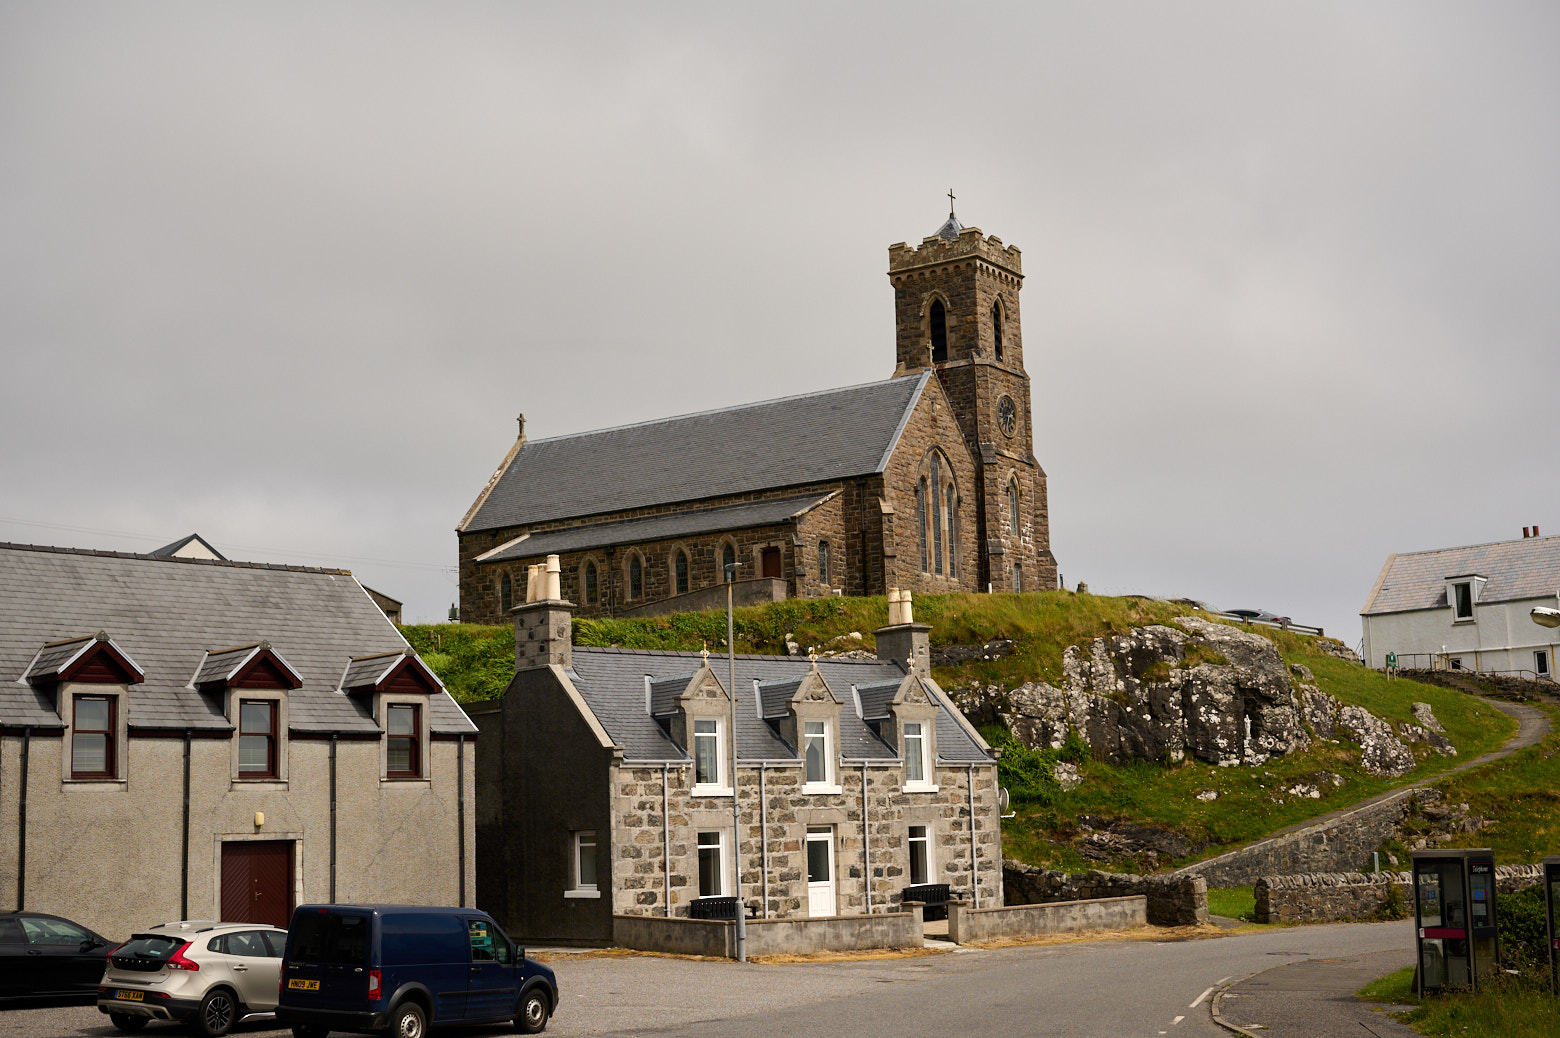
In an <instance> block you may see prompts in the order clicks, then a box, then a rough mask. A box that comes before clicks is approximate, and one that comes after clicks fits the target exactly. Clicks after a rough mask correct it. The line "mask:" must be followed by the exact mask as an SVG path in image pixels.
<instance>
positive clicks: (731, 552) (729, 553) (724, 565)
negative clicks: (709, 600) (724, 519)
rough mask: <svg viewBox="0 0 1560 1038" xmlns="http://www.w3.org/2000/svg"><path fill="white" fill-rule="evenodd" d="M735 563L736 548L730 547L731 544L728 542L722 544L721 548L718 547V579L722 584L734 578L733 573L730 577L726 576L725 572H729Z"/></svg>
mask: <svg viewBox="0 0 1560 1038" xmlns="http://www.w3.org/2000/svg"><path fill="white" fill-rule="evenodd" d="M736 564H737V549H736V548H734V547H732V546H731V544H729V543H727V544H725V545H723V546H722V547H721V549H720V580H721V583H723V584H724V583H725V582H726V581H727V580H731V579H735V574H733V575H732V576H731V577H727V576H726V574H727V573H730V572H731V567H732V566H735V565H736Z"/></svg>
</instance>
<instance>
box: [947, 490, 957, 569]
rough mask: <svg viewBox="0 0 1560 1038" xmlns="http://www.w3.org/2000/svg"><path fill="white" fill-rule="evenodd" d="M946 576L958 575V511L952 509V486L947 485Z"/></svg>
mask: <svg viewBox="0 0 1560 1038" xmlns="http://www.w3.org/2000/svg"><path fill="white" fill-rule="evenodd" d="M947 501H948V576H950V577H956V576H958V575H959V510H958V509H956V508H954V507H953V503H954V496H953V484H952V483H949V484H948V494H947Z"/></svg>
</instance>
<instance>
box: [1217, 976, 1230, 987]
mask: <svg viewBox="0 0 1560 1038" xmlns="http://www.w3.org/2000/svg"><path fill="white" fill-rule="evenodd" d="M1229 980H1230V978H1229V977H1225V978H1224V979H1223V980H1221V981H1219V983H1218V984H1215V985H1214V987H1218V986H1219V984H1227V983H1229Z"/></svg>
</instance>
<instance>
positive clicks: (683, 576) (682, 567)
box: [672, 548, 688, 595]
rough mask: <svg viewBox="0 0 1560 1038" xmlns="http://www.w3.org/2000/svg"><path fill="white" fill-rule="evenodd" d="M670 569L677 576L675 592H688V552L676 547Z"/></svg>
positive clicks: (680, 593) (684, 593)
mask: <svg viewBox="0 0 1560 1038" xmlns="http://www.w3.org/2000/svg"><path fill="white" fill-rule="evenodd" d="M672 569H673V571H674V572H675V574H676V577H677V592H676V593H677V594H679V595H686V594H687V593H688V553H687V552H685V551H683V550H682V549H681V548H678V549H677V557H676V558H674V559H673V560H672Z"/></svg>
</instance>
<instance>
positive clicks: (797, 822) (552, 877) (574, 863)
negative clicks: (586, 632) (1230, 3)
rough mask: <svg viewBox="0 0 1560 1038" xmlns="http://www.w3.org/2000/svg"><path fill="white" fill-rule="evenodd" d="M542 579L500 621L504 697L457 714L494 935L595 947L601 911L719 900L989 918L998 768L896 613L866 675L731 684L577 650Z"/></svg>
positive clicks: (840, 669)
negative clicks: (910, 897) (506, 654)
mask: <svg viewBox="0 0 1560 1038" xmlns="http://www.w3.org/2000/svg"><path fill="white" fill-rule="evenodd" d="M550 561H551V563H552V564H553V565H554V567H555V571H554V573H553V574H552V582H551V585H550V587H548V586H547V585H546V584H543V586H542V587H541V588H540V589H539V590H537V591H536V592H535V594H536V595H537V596H538V597H537V600H536V601H531V602H526V603H524V604H522V605H520V606H518V607H516V609H515V613H516V621H517V622H516V624H515V649H516V652H515V676H514V679H513V680H512V681H511V682H510V685H509V687H508V689H507V690H506V692H505V694H504V696H503V698H502V699H501V700H496V701H493V702H491V703H482V704H475V705H473V706H472V707H470V710H471V714H472V719H473V720H474V721H475V722H476V723H477V726H478V727H479V728H480V729H481V730H482V733H483V738H482V741H481V742H480V743H479V747H480V749H479V753H478V759H477V788H478V805H479V815H478V820H477V848H478V855H477V857H478V862H479V865H478V871H477V896H478V901H479V903H480V904H481V905H482V906H483V907H484V908H485V909H487V910H488V911H490V912H492V913H493V914H494V915H495V916H496V917H497V918H498V919H499V920H500V921H501V922H503V924H504V926H505V927H506V929H508V930H509V931H510V932H511V933H515V934H518V935H521V936H523V937H524V939H526V940H529V941H545V942H610V941H612V940H613V927H614V920H613V917H614V915H635V914H638V915H665V916H683V917H687V916H689V915H690V914H692V913H693V912H694V911H695V910H696V908H697V906H698V905H699V902H700V899H706V898H723V897H734V898H737V899H738V900H739V901H740V902H741V904H743V905H744V906H746V908H747V910H748V911H749V912H750V913H751V914H754V915H757V916H760V917H764V918H779V917H819V916H835V915H859V914H863V913H869V912H882V911H886V910H891V909H893V908H894V907H895V906H897V905H898V904H899V902H900V900H901V899H902V896H903V890H904V888H905V887H907V886H911V885H915V884H922V883H943V884H948V885H949V886H950V887H951V888H952V889H953V891H954V892H955V893H959V894H962V896H964V897H965V898H967V899H969V900H972V901H974V902H976V903H978V904H979V905H986V906H995V905H999V904H1001V880H1002V876H1001V848H1000V846H999V841H1000V831H999V822H998V807H997V775H996V760H995V756H994V754H993V753H992V752H991V750H990V749H989V748H988V747H987V746H986V744H985V743H984V742H983V741H982V740H981V738H980V735H979V734H978V733H977V732H976V731H975V730H974V729H973V728H972V727H971V726H970V724H969V722H967V721H966V720H965V719H964V717H963V716H962V715H961V714H960V713H959V712H958V710H956V709H954V708H953V707H952V706H951V705H950V703H949V701H948V699H947V697H946V696H945V695H944V693H943V691H942V689H940V688H939V687H938V686H937V683H936V682H935V681H933V680H932V678H931V674H930V670H929V642H928V635H929V631H930V628H929V627H927V626H926V625H924V624H917V623H914V622H913V618H912V617H911V616H910V615H909V610H910V607H909V605H908V601H907V603H906V604H905V606H904V613H903V614H902V615H900V614H899V612H898V609H897V606H896V609H895V614H896V615H893V616H891V617H890V625H889V626H886V627H883V628H881V629H879V630H878V631H877V632H876V636H877V646H878V658H877V659H806V658H798V657H790V656H758V655H742V656H738V657H737V658H736V664H735V671H736V673H735V680H733V677H732V674H731V673H730V668H729V661H728V660H727V658H726V657H721V656H712V655H709V654H708V653H689V652H664V651H647V650H632V649H597V648H583V647H581V648H575V647H573V645H572V644H571V638H570V617H571V610H572V608H573V606H572V604H571V603H569V602H567V601H563V600H562V599H561V598H560V597H559V594H558V578H559V573H558V572H557V571H556V568H557V560H550ZM529 583H530V582H529V581H528V584H529ZM906 598H907V599H908V595H907V596H906ZM733 691H735V693H736V697H735V698H736V702H735V739H733V737H732V736H733V731H732V716H733V715H732V711H733V702H732V693H733ZM733 754H735V757H736V769H735V771H736V780H735V787H734V788H733V781H732V763H731V762H732V756H733ZM733 796H735V798H736V810H737V812H738V814H739V816H740V821H739V824H738V826H737V828H736V830H735V833H736V835H735V839H734V838H733V832H734V830H733V818H732V804H733ZM733 850H735V851H736V852H737V854H736V855H735V856H734V855H733ZM738 858H740V862H739V861H738ZM739 865H740V877H739V875H738V871H739Z"/></svg>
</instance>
